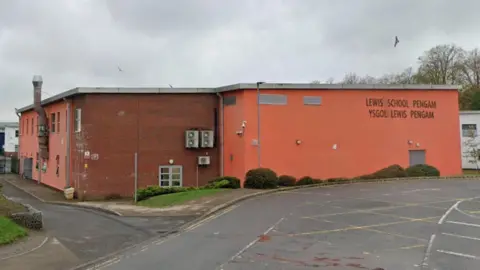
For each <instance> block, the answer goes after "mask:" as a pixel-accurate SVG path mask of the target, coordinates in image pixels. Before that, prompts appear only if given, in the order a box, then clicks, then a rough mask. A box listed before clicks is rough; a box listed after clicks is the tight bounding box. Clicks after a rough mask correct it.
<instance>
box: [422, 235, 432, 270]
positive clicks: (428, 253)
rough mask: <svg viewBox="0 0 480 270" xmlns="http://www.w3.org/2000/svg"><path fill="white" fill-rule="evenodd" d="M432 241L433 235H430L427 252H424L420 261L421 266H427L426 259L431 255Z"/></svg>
mask: <svg viewBox="0 0 480 270" xmlns="http://www.w3.org/2000/svg"><path fill="white" fill-rule="evenodd" d="M433 240H435V234H432V236H430V241H428V246H427V250H426V251H425V256H424V257H423V261H422V265H423V266H428V259H429V258H430V254H432V246H433Z"/></svg>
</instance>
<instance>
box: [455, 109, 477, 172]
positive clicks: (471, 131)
mask: <svg viewBox="0 0 480 270" xmlns="http://www.w3.org/2000/svg"><path fill="white" fill-rule="evenodd" d="M478 128H480V111H460V136H461V138H462V168H463V169H477V166H478V167H479V168H480V159H479V158H480V138H479V137H478V135H479V134H478ZM475 156H476V157H477V158H476V159H475Z"/></svg>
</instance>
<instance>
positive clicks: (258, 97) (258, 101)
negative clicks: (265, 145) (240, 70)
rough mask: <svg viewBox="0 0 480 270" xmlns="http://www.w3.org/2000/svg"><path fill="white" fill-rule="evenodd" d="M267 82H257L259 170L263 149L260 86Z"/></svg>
mask: <svg viewBox="0 0 480 270" xmlns="http://www.w3.org/2000/svg"><path fill="white" fill-rule="evenodd" d="M264 83H265V82H257V159H258V168H260V167H261V162H260V157H261V154H260V153H261V149H260V147H261V146H260V126H261V125H260V85H262V84H264Z"/></svg>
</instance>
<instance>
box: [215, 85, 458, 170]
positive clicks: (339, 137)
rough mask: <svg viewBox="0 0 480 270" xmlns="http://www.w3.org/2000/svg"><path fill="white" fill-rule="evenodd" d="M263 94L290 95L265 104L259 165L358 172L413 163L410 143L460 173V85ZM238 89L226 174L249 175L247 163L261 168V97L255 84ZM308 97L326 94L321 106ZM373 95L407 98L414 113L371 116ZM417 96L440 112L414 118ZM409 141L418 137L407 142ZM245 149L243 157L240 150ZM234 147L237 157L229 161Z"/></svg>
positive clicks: (229, 121) (229, 124) (228, 128)
mask: <svg viewBox="0 0 480 270" xmlns="http://www.w3.org/2000/svg"><path fill="white" fill-rule="evenodd" d="M262 93H263V94H286V95H287V96H288V104H287V105H261V136H260V138H261V166H262V167H268V168H272V169H273V170H275V171H276V172H277V173H278V174H290V175H293V176H296V177H302V176H305V175H308V176H312V177H316V178H323V179H325V178H330V177H353V176H358V175H362V174H366V173H371V172H373V171H375V170H378V169H380V168H383V167H386V166H388V165H392V164H399V165H401V166H404V167H407V166H408V165H409V150H415V149H418V150H425V151H426V162H427V163H428V164H431V165H433V166H436V167H438V168H439V169H440V171H441V174H442V175H457V174H460V173H461V150H460V136H459V132H458V126H459V119H458V103H457V101H458V92H457V91H444V90H443V91H430V90H428V91H425V90H423V91H422V90H418V91H416V90H415V91H412V90H384V91H381V90H375V91H373V90H372V91H365V90H358V91H357V90H262ZM235 94H236V95H238V96H239V97H241V98H240V100H241V102H240V105H241V106H239V102H238V99H237V105H236V106H227V107H225V131H224V132H225V142H224V143H225V152H224V156H225V171H224V174H225V175H233V176H237V177H240V178H241V179H243V178H244V173H245V172H246V171H247V170H249V169H251V168H256V167H258V166H257V162H258V159H257V147H256V146H255V145H252V140H254V139H256V137H257V109H256V102H257V101H256V98H257V97H256V92H255V91H254V90H246V91H237V92H235ZM303 96H321V97H322V105H321V106H306V105H303ZM367 98H383V99H385V100H386V99H406V100H408V101H409V104H410V105H409V106H410V108H408V109H407V114H408V117H407V118H404V119H399V118H371V117H370V114H369V110H370V109H374V108H372V107H368V106H366V99H367ZM413 100H432V101H435V102H436V106H437V108H436V109H425V110H428V111H433V112H434V115H435V118H434V119H414V118H411V117H410V112H409V111H410V110H411V109H412V108H411V107H412V105H411V104H412V101H413ZM236 107H237V108H236ZM377 109H381V108H377ZM393 109H398V110H400V109H401V108H393ZM240 116H241V117H240ZM240 118H242V120H246V121H247V127H246V130H245V134H244V136H243V137H242V138H239V137H238V136H237V135H235V129H238V127H239V126H240V124H241V121H242V120H240ZM296 140H301V144H300V145H297V144H296V143H295V141H296ZM409 140H410V141H412V142H413V144H408V141H409ZM417 143H419V146H418V147H417V146H416V144H417ZM334 144H336V145H337V149H336V150H334V149H333V145H334ZM241 145H243V149H242V146H241ZM242 151H243V157H241V156H238V155H241V153H242ZM233 152H235V153H236V155H237V156H238V157H237V158H236V159H234V160H233V161H230V160H228V159H229V155H230V153H233ZM227 165H228V166H227ZM242 167H243V169H241V168H242Z"/></svg>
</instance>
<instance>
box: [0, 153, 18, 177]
mask: <svg viewBox="0 0 480 270" xmlns="http://www.w3.org/2000/svg"><path fill="white" fill-rule="evenodd" d="M19 171H20V162H19V160H18V158H17V157H5V156H0V174H5V173H16V174H18V173H19Z"/></svg>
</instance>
